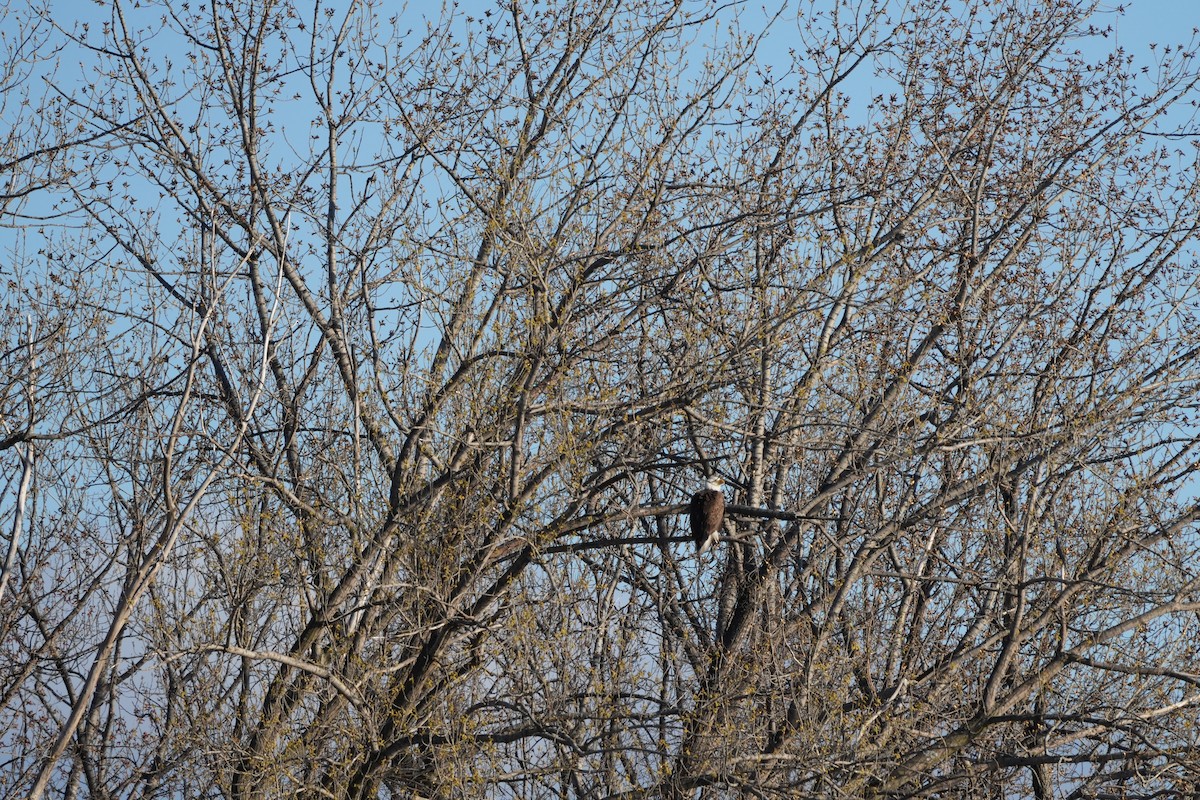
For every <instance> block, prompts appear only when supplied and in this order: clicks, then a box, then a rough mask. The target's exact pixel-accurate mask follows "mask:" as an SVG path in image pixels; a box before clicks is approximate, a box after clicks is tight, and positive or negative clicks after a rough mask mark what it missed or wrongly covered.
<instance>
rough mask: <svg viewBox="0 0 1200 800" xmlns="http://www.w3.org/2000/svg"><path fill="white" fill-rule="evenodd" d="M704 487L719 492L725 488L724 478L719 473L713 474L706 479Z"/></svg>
mask: <svg viewBox="0 0 1200 800" xmlns="http://www.w3.org/2000/svg"><path fill="white" fill-rule="evenodd" d="M704 488H706V489H712V490H713V491H714V492H719V491H721V490H722V489H724V488H725V479H724V478H722V477H721V476H720V475H713V476H712V477H711V478H709V479H708V482H707V483H705V484H704Z"/></svg>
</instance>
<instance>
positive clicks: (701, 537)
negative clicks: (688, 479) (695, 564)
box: [688, 475, 725, 553]
mask: <svg viewBox="0 0 1200 800" xmlns="http://www.w3.org/2000/svg"><path fill="white" fill-rule="evenodd" d="M724 485H725V481H724V480H722V479H721V476H720V475H714V476H713V477H711V478H709V479H708V483H707V485H706V487H705V488H704V489H701V490H700V491H698V492H696V493H695V494H694V495H692V503H691V506H689V507H688V516H690V517H691V519H692V539H693V540H695V542H696V552H698V553H707V552H708V549H709V548H710V547H712V546H713V545H714V544H716V543H717V542H719V541H720V540H721V521H722V520H723V519H724V518H725V495H723V494H721V487H723V486H724Z"/></svg>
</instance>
